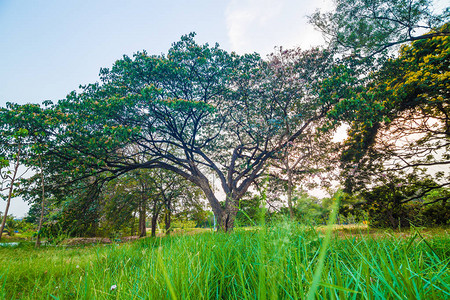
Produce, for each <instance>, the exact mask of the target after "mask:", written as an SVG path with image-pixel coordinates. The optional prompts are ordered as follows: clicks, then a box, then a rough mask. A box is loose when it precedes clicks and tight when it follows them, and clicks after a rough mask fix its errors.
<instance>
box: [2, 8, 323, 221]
mask: <svg viewBox="0 0 450 300" xmlns="http://www.w3.org/2000/svg"><path fill="white" fill-rule="evenodd" d="M330 7H331V0H316V1H306V0H229V1H225V0H172V1H153V0H147V1H143V0H140V1H138V0H127V1H125V0H124V1H116V0H100V1H95V0H92V1H85V0H84V1H74V0H64V1H53V0H45V1H43V0H33V1H26V0H0V39H1V42H0V106H2V107H3V106H5V105H6V103H7V102H14V103H20V104H24V103H40V102H42V101H44V100H52V101H57V100H58V99H62V98H64V97H65V96H66V95H67V94H68V93H70V92H71V91H73V90H77V89H78V87H79V85H82V84H88V83H93V82H96V81H98V80H99V77H98V73H99V70H100V68H102V67H111V66H112V64H113V63H114V62H115V61H116V60H118V59H120V58H121V57H122V56H123V55H129V56H131V55H132V54H133V53H135V52H137V51H142V50H146V51H147V52H148V53H149V54H161V53H167V50H168V49H169V48H170V46H171V44H172V43H174V42H176V41H178V40H179V39H180V37H181V36H182V35H184V34H188V33H190V32H196V33H197V36H196V40H197V41H198V42H200V43H209V44H215V43H219V44H220V46H221V47H222V48H223V49H225V50H227V51H236V52H237V53H239V54H243V53H251V52H258V53H260V54H262V55H267V54H269V53H270V52H272V51H273V49H274V47H275V46H283V48H290V47H295V46H301V47H302V48H304V49H309V48H310V47H311V46H317V45H321V44H323V43H324V41H323V39H322V36H321V34H320V33H318V32H316V31H315V30H314V28H313V27H312V26H311V25H309V24H308V23H307V15H309V14H311V13H313V12H314V11H315V10H316V9H317V8H321V9H325V8H330ZM5 203H6V202H5V201H0V211H4V207H5ZM27 211H28V205H27V204H26V203H25V202H23V201H22V200H21V199H14V200H13V201H12V203H11V207H10V210H9V213H11V214H13V215H15V216H16V217H23V216H24V215H25V214H26V213H27Z"/></svg>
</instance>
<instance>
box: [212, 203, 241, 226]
mask: <svg viewBox="0 0 450 300" xmlns="http://www.w3.org/2000/svg"><path fill="white" fill-rule="evenodd" d="M235 202H236V201H230V202H229V204H228V205H227V207H226V208H225V210H224V211H223V213H222V215H221V216H216V217H217V220H219V226H218V228H217V230H220V231H223V232H231V231H233V228H234V221H235V220H236V215H237V212H238V210H239V207H238V206H237V205H236V204H235Z"/></svg>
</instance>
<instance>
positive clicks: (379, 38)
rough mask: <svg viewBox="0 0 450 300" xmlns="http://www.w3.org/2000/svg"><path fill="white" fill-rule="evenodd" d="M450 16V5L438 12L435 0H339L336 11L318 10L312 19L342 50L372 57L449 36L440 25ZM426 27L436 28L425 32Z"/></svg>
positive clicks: (447, 31) (427, 28)
mask: <svg viewBox="0 0 450 300" xmlns="http://www.w3.org/2000/svg"><path fill="white" fill-rule="evenodd" d="M449 16H450V10H449V8H448V7H446V8H444V11H442V12H440V13H439V12H436V9H434V7H433V4H432V1H431V0H400V1H399V0H356V1H345V0H337V1H335V7H334V10H333V11H331V12H327V13H320V12H319V11H317V12H316V13H315V14H313V15H312V16H310V19H309V20H310V22H311V23H312V24H314V25H315V27H316V28H317V29H318V30H319V31H321V32H322V33H323V34H324V35H325V37H326V38H328V39H329V40H330V42H331V44H332V45H334V46H335V47H337V48H339V49H340V50H343V51H351V52H352V53H353V54H362V55H363V56H369V55H375V54H378V53H383V52H385V50H386V49H388V48H389V47H392V46H395V45H398V44H402V43H405V42H408V41H414V40H418V39H427V38H430V37H434V36H439V35H449V34H450V32H449V30H448V29H445V28H440V26H442V25H443V24H444V23H445V22H447V21H448V18H449ZM424 29H425V30H431V29H434V31H432V32H431V33H428V34H423V30H424Z"/></svg>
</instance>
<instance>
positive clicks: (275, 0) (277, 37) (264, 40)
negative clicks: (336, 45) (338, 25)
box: [226, 0, 331, 54]
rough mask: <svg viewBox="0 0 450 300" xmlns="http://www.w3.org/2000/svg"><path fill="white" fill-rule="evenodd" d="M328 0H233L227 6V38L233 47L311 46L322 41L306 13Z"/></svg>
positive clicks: (250, 49) (246, 49)
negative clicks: (308, 21)
mask: <svg viewBox="0 0 450 300" xmlns="http://www.w3.org/2000/svg"><path fill="white" fill-rule="evenodd" d="M330 6H331V0H320V1H317V2H315V3H312V2H311V1H306V0H297V1H296V0H232V1H230V3H229V5H228V7H227V10H226V22H227V30H228V38H229V40H230V45H231V48H232V50H233V51H236V52H238V53H247V52H255V51H256V52H259V53H261V54H268V53H270V52H272V50H273V48H274V47H275V46H283V47H286V48H289V47H294V46H301V47H302V48H305V49H307V48H310V47H311V46H316V45H319V44H322V43H323V39H322V36H321V34H320V33H319V32H317V31H315V30H314V28H313V27H312V25H310V24H308V23H307V18H306V16H307V15H309V14H311V13H313V12H314V11H315V9H317V8H319V7H320V8H322V9H323V8H327V7H330Z"/></svg>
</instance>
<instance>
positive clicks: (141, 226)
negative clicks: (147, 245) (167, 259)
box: [139, 199, 147, 237]
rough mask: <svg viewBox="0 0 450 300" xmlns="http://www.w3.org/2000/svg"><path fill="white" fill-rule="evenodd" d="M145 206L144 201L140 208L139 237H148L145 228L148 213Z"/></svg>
mask: <svg viewBox="0 0 450 300" xmlns="http://www.w3.org/2000/svg"><path fill="white" fill-rule="evenodd" d="M145 204H146V203H145V200H144V199H142V201H141V204H140V206H139V237H144V236H147V227H146V226H145V221H146V220H145V219H146V214H147V211H146V209H145Z"/></svg>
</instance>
